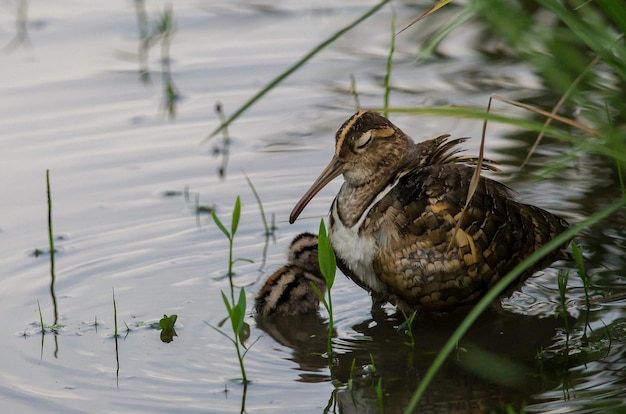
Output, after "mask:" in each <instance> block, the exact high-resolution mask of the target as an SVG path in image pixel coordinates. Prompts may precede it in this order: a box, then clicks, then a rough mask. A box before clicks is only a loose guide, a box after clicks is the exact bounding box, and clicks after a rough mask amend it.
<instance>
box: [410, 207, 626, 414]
mask: <svg viewBox="0 0 626 414" xmlns="http://www.w3.org/2000/svg"><path fill="white" fill-rule="evenodd" d="M624 206H626V199H623V198H622V199H620V200H618V201H616V202H614V203H612V204H610V205H608V206H607V207H605V208H604V209H603V210H601V211H599V212H597V213H596V214H594V215H592V216H589V217H588V218H587V219H585V220H583V221H582V222H580V223H579V224H577V225H575V226H573V227H570V228H569V229H568V230H567V231H565V232H563V233H562V234H560V235H559V236H557V237H556V238H555V239H553V240H552V241H550V242H549V243H547V244H546V245H544V246H542V247H541V248H540V249H538V250H537V251H535V252H534V253H533V254H531V255H530V256H528V257H527V258H526V259H524V260H523V261H522V262H521V263H520V264H519V265H517V266H516V267H515V268H514V269H513V270H512V271H510V272H509V273H508V274H507V275H506V276H505V277H504V278H502V279H501V280H500V281H499V282H498V283H497V284H496V285H495V286H494V287H492V288H491V289H490V290H489V291H488V292H487V294H486V295H485V296H484V297H483V298H482V300H481V301H480V302H478V303H477V304H476V306H474V308H472V310H471V311H470V312H469V313H468V315H467V316H466V317H465V319H464V320H463V322H461V324H460V325H459V327H458V328H457V329H456V330H455V331H454V333H453V334H452V336H450V339H448V342H446V343H445V345H444V346H443V348H442V349H441V351H440V352H439V354H437V356H436V357H435V359H434V361H433V363H432V364H431V366H430V368H428V371H426V373H425V374H424V377H423V378H422V381H420V383H419V385H418V387H417V389H416V390H415V393H414V394H413V396H412V397H411V400H410V401H409V404H408V405H407V407H406V409H405V410H404V413H405V414H410V413H412V412H414V410H415V407H416V406H417V403H418V401H419V400H420V398H421V397H422V395H423V394H424V392H425V391H426V388H427V387H428V385H429V384H430V382H431V381H432V379H433V378H434V376H435V374H436V373H437V371H438V370H439V368H440V367H441V366H442V365H443V363H444V362H445V360H446V358H447V357H448V356H449V355H450V353H451V352H452V351H453V350H454V348H455V346H456V344H458V343H459V341H460V340H461V338H462V337H463V335H465V333H466V332H467V330H468V329H469V328H470V327H471V326H472V324H473V323H474V322H475V321H476V319H478V317H479V316H480V314H481V313H482V312H483V311H484V310H485V309H487V307H488V306H489V305H490V303H491V302H492V301H493V300H494V299H496V298H497V297H498V296H499V295H500V294H501V293H502V292H503V291H504V290H505V289H506V288H507V286H509V285H510V284H511V283H512V282H513V281H514V280H515V279H516V278H518V277H519V275H521V274H522V272H524V270H526V269H528V268H529V267H530V266H532V264H534V263H535V262H537V261H538V260H540V259H541V258H543V257H544V256H546V255H547V254H548V253H550V252H551V251H552V250H554V249H556V248H558V247H559V246H560V245H562V244H563V243H565V242H567V241H568V240H569V239H571V238H572V237H574V236H575V235H576V234H578V233H580V232H581V231H582V230H584V229H586V228H587V227H590V226H592V225H594V224H595V223H597V222H599V221H600V220H602V219H604V218H606V217H608V216H610V215H611V214H613V213H614V212H615V211H617V210H618V209H620V208H623V207H624Z"/></svg>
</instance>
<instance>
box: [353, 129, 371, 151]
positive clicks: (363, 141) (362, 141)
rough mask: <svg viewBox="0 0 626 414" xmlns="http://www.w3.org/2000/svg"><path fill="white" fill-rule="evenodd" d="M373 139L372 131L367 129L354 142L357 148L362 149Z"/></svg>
mask: <svg viewBox="0 0 626 414" xmlns="http://www.w3.org/2000/svg"><path fill="white" fill-rule="evenodd" d="M370 141H372V131H367V132H365V133H364V134H363V135H361V136H360V137H359V138H358V139H357V140H356V142H355V143H354V149H355V150H362V149H363V148H365V147H366V146H367V144H369V143H370Z"/></svg>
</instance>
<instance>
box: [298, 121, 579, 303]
mask: <svg viewBox="0 0 626 414" xmlns="http://www.w3.org/2000/svg"><path fill="white" fill-rule="evenodd" d="M465 140H466V138H459V139H450V138H449V136H448V135H441V136H439V137H436V138H433V139H431V140H427V141H424V142H420V143H418V144H415V143H414V142H413V141H412V140H411V139H410V138H409V137H408V136H407V135H406V134H405V133H404V132H402V131H401V130H400V129H399V128H398V127H396V126H395V125H393V124H392V123H391V122H390V121H389V120H388V119H386V118H385V117H383V116H381V115H379V114H377V113H375V112H370V111H359V112H357V113H356V114H355V115H353V116H352V117H351V118H350V119H348V120H347V121H346V122H345V123H344V125H343V126H342V127H341V128H340V129H339V131H338V132H337V136H336V151H335V156H334V157H333V159H332V160H331V162H330V163H329V165H328V166H327V167H326V169H325V170H324V171H323V172H322V174H321V175H320V176H319V178H318V179H317V180H316V181H315V183H314V184H313V185H312V186H311V188H310V189H309V190H308V191H307V193H306V194H305V195H304V196H303V197H302V199H301V200H300V201H299V202H298V204H297V205H296V206H295V207H294V210H293V212H292V214H291V216H290V222H293V221H295V219H296V218H297V217H298V215H299V214H300V212H301V211H302V209H304V207H305V206H306V204H307V203H308V202H309V201H310V200H311V199H312V198H313V197H314V196H315V194H317V192H318V191H319V190H320V189H321V188H323V187H324V186H325V185H326V184H327V183H329V182H330V181H331V180H332V179H334V178H335V177H337V176H338V175H339V174H343V176H344V180H345V182H344V184H343V185H342V187H341V189H340V191H339V193H338V194H337V197H336V198H335V200H334V201H333V204H332V207H331V217H330V232H331V235H330V237H331V243H332V246H333V249H334V250H335V253H336V256H337V259H338V265H339V267H340V268H341V270H342V271H343V272H344V273H345V274H346V275H348V276H349V277H350V278H351V279H353V280H354V281H355V282H356V283H357V284H358V285H359V286H361V287H363V288H365V289H367V290H368V291H370V292H371V293H372V297H373V300H374V301H375V304H376V303H380V302H384V301H390V302H392V303H394V304H396V305H397V306H399V307H401V308H406V309H415V310H418V311H449V310H452V309H454V308H456V307H458V306H461V305H468V304H473V303H475V302H477V301H478V300H479V299H480V297H481V296H483V295H484V293H485V292H486V291H487V290H488V289H489V288H490V287H492V286H493V285H494V284H495V283H496V282H497V281H498V280H500V278H502V277H503V276H504V275H505V274H506V273H508V272H509V271H510V270H512V269H513V268H514V267H515V266H516V265H517V264H518V263H519V262H521V261H522V260H523V259H524V258H525V257H527V256H528V255H530V254H531V253H533V252H534V251H535V250H537V249H538V248H539V247H541V246H542V245H544V244H546V243H547V242H548V241H550V240H551V239H553V238H554V237H555V236H556V235H558V234H559V233H561V232H563V231H564V230H565V229H566V228H567V226H568V225H567V223H566V222H565V221H564V220H563V219H561V218H559V217H557V216H555V215H553V214H551V213H549V212H547V211H545V210H542V209H541V208H539V207H535V206H531V205H528V204H522V203H520V202H518V201H516V200H515V198H514V196H513V194H512V191H511V190H510V189H509V188H508V187H506V186H505V185H503V184H501V183H499V182H497V181H494V180H491V179H488V178H485V177H481V178H480V181H479V183H478V186H477V189H476V191H475V193H474V195H473V197H472V199H471V202H470V204H469V206H468V208H467V209H466V211H465V212H464V213H463V214H462V212H463V206H464V205H465V200H466V197H467V194H468V188H469V184H470V181H471V178H472V175H473V173H474V170H475V168H476V158H475V157H467V156H461V155H459V151H460V150H459V147H458V145H459V144H460V143H462V142H463V141H465ZM483 168H490V166H489V164H487V166H486V167H483ZM458 220H461V223H460V226H459V229H458V231H457V232H456V233H455V232H454V229H455V226H456V225H457V221H458ZM453 237H454V242H453V243H450V241H451V239H452V238H453ZM448 247H450V249H449V250H448ZM558 254H559V253H555V254H553V255H552V256H549V257H547V258H546V259H545V260H544V261H543V262H541V263H539V264H537V265H536V266H535V267H534V268H533V269H530V270H529V271H528V272H526V273H525V274H524V275H522V276H521V277H520V279H519V280H518V282H521V281H523V280H524V279H525V278H527V277H528V276H530V275H531V274H532V273H533V271H535V270H538V269H540V268H541V267H543V266H546V265H547V264H549V263H551V262H552V261H554V260H555V259H556V258H557V255H558Z"/></svg>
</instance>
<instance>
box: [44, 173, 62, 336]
mask: <svg viewBox="0 0 626 414" xmlns="http://www.w3.org/2000/svg"><path fill="white" fill-rule="evenodd" d="M46 197H47V199H48V245H49V249H50V296H51V297H52V309H53V312H54V325H55V326H56V325H57V323H58V322H59V310H58V308H57V297H56V294H55V293H54V282H55V281H56V273H55V262H54V255H55V252H56V250H55V248H54V234H53V231H52V193H51V191H50V170H46Z"/></svg>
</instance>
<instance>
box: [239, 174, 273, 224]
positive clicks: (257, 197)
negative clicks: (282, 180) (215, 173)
mask: <svg viewBox="0 0 626 414" xmlns="http://www.w3.org/2000/svg"><path fill="white" fill-rule="evenodd" d="M243 176H244V177H246V181H247V182H248V185H249V186H250V189H251V190H252V194H253V195H254V198H255V199H256V202H257V204H258V205H259V210H260V211H261V220H263V227H265V234H266V235H270V234H272V231H271V230H270V228H269V226H268V225H267V220H266V219H265V210H263V203H262V202H261V197H259V193H257V192H256V188H254V185H252V181H251V180H250V178H249V177H248V174H246V173H245V171H244V173H243Z"/></svg>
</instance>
